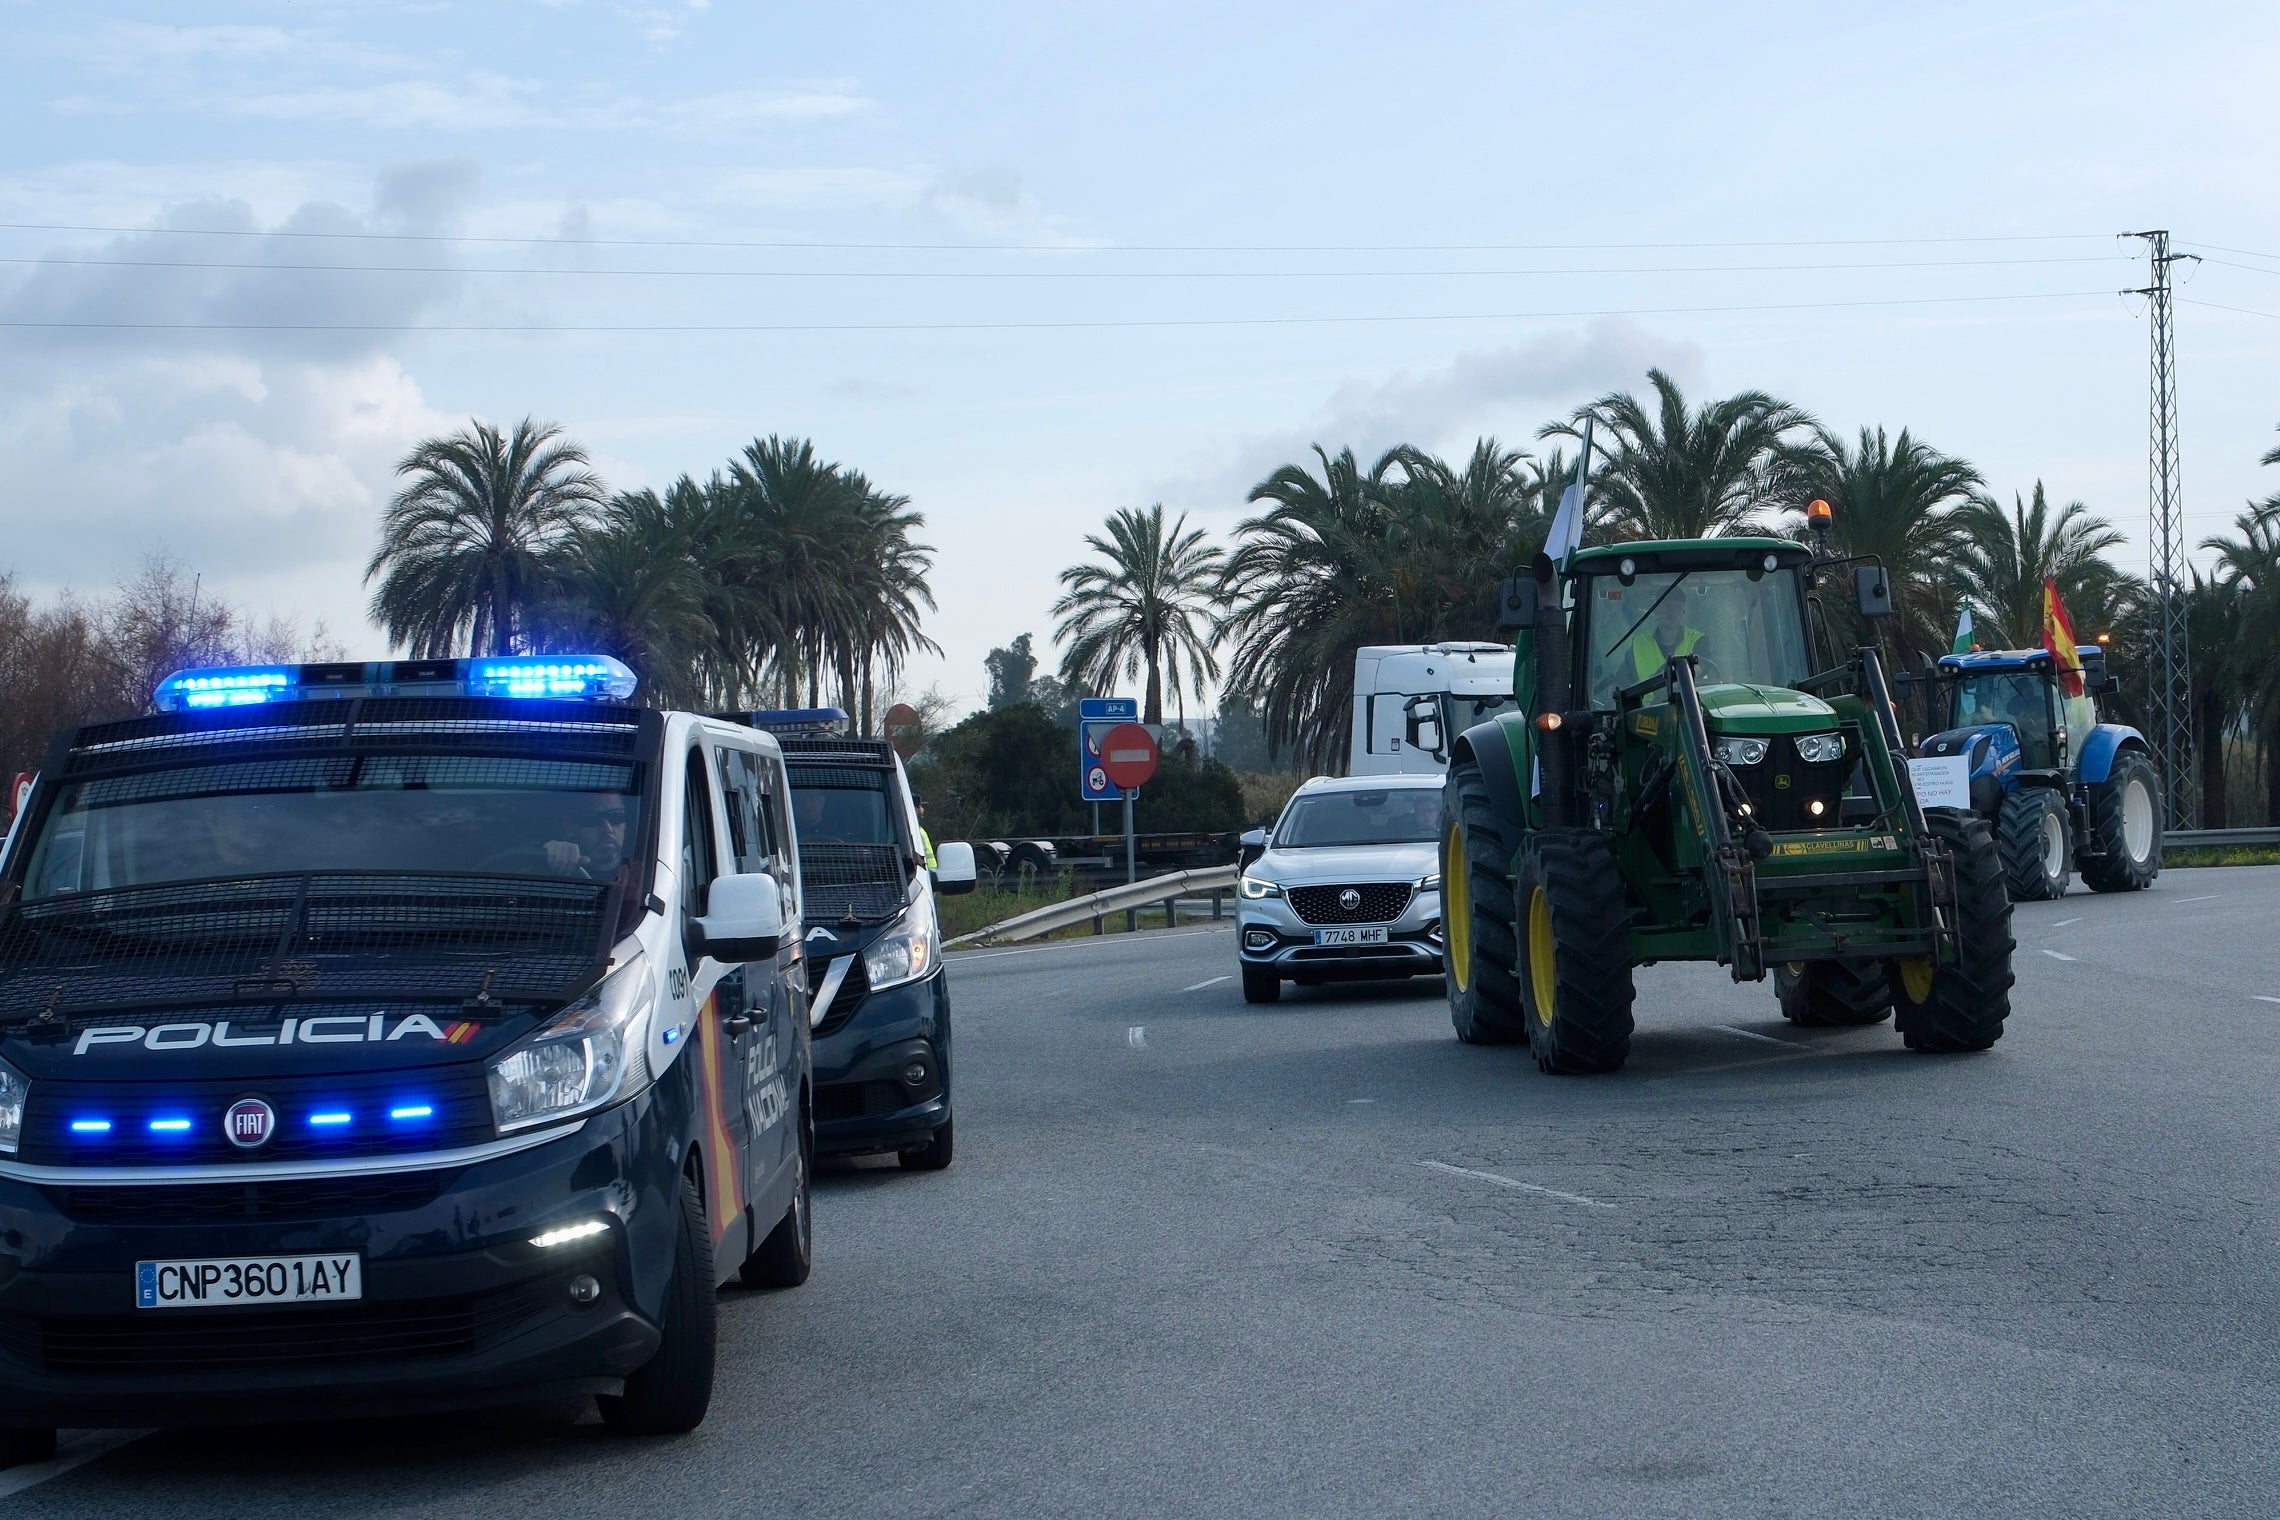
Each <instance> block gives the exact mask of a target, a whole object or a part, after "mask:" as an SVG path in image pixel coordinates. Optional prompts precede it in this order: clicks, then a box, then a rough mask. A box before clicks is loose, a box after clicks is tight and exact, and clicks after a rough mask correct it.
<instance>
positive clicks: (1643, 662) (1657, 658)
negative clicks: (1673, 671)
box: [1631, 590, 1702, 681]
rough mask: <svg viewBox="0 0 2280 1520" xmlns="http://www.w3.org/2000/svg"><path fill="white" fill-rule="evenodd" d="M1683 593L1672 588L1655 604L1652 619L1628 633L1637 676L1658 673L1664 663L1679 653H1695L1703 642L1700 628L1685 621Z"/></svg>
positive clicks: (1676, 656) (1642, 677)
mask: <svg viewBox="0 0 2280 1520" xmlns="http://www.w3.org/2000/svg"><path fill="white" fill-rule="evenodd" d="M1684 594H1685V593H1684V591H1683V590H1673V591H1671V592H1670V594H1669V595H1667V596H1665V597H1664V598H1663V599H1662V605H1660V606H1659V607H1657V608H1655V615H1654V618H1653V620H1652V621H1651V622H1649V624H1648V625H1647V626H1646V627H1644V628H1641V629H1640V630H1639V631H1638V632H1637V633H1634V634H1632V635H1631V663H1632V666H1633V667H1634V668H1635V669H1636V670H1637V671H1638V676H1637V679H1638V680H1641V681H1644V680H1646V679H1647V678H1648V677H1650V676H1659V675H1661V674H1662V672H1663V667H1664V666H1666V665H1668V664H1669V663H1670V662H1671V661H1672V660H1675V659H1677V658H1678V657H1679V656H1680V655H1682V654H1692V653H1694V650H1695V646H1696V645H1697V644H1700V643H1701V642H1702V630H1701V629H1699V628H1695V627H1691V626H1689V625H1688V623H1687V621H1686V603H1685V602H1683V601H1681V600H1680V598H1681V597H1682V596H1683V595H1684Z"/></svg>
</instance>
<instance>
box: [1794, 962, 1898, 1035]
mask: <svg viewBox="0 0 2280 1520" xmlns="http://www.w3.org/2000/svg"><path fill="white" fill-rule="evenodd" d="M1773 990H1774V991H1775V993H1777V994H1778V995H1779V996H1780V998H1781V1016H1782V1017H1783V1018H1785V1019H1787V1020H1789V1022H1790V1023H1792V1024H1796V1025H1800V1026H1802V1027H1804V1028H1806V1029H1835V1028H1839V1027H1842V1026H1846V1025H1852V1024H1878V1023H1882V1022H1883V1021H1884V1020H1885V1019H1887V1018H1889V1017H1891V1014H1892V983H1891V980H1890V978H1888V977H1887V976H1886V975H1885V974H1884V966H1883V963H1882V962H1879V961H1791V962H1790V963H1788V964H1787V965H1782V966H1776V967H1775V968H1774V971H1773Z"/></svg>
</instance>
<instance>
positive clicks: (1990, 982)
mask: <svg viewBox="0 0 2280 1520" xmlns="http://www.w3.org/2000/svg"><path fill="white" fill-rule="evenodd" d="M1925 821H1926V823H1927V825H1928V826H1929V827H1930V829H1931V831H1932V833H1933V834H1934V835H1936V836H1938V837H1939V838H1940V839H1942V840H1945V841H1946V842H1947V846H1948V849H1949V851H1950V853H1951V854H1952V855H1953V856H1954V859H1955V928H1956V940H1957V945H1956V952H1957V953H1956V959H1955V963H1954V964H1953V965H1948V966H1941V965H1937V964H1935V963H1934V962H1932V961H1930V960H1903V961H1894V962H1893V963H1892V964H1891V966H1890V967H1889V968H1888V976H1889V980H1890V982H1891V987H1892V1007H1893V1013H1894V1015H1895V1018H1894V1020H1893V1022H1894V1023H1895V1024H1897V1025H1898V1026H1899V1029H1900V1037H1901V1039H1903V1040H1904V1041H1906V1042H1907V1045H1908V1048H1909V1049H1910V1050H1922V1051H1932V1052H1938V1053H1949V1052H1955V1051H1965V1050H1985V1049H1986V1048H1987V1047H1988V1046H1990V1045H1992V1044H1994V1043H1995V1042H1996V1041H1997V1040H2000V1039H2001V1038H2003V1021H2004V1020H2005V1019H2007V1018H2009V1017H2010V1016H2011V983H2012V981H2013V980H2014V978H2013V977H2012V975H2011V951H2012V949H2013V948H2014V946H2015V944H2016V942H2015V941H2014V940H2013V939H2012V938H2011V898H2010V894H2008V893H2007V892H2005V891H2004V890H2003V862H2002V858H2001V854H2000V852H1999V851H1997V849H1996V848H1995V836H1994V835H1993V834H1991V833H1990V832H1988V828H1987V824H1986V823H1985V821H1984V820H1982V819H1979V818H1976V817H1973V816H1972V815H1971V814H1969V813H1951V812H1947V811H1945V810H1939V811H1934V812H1932V813H1930V814H1928V815H1927V817H1926V820H1925Z"/></svg>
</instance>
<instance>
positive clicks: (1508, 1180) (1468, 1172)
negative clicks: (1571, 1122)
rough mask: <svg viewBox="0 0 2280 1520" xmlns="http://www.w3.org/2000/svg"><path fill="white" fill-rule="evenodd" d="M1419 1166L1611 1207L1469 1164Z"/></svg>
mask: <svg viewBox="0 0 2280 1520" xmlns="http://www.w3.org/2000/svg"><path fill="white" fill-rule="evenodd" d="M1417 1164H1418V1165H1419V1166H1425V1167H1431V1168H1432V1169H1433V1170H1434V1171H1436V1172H1447V1173H1448V1174H1449V1175H1450V1176H1452V1177H1470V1178H1472V1179H1474V1180H1475V1181H1478V1182H1493V1183H1495V1184H1496V1185H1497V1186H1498V1187H1507V1188H1512V1189H1514V1190H1516V1191H1518V1192H1522V1193H1541V1194H1543V1195H1544V1196H1545V1197H1546V1198H1557V1199H1560V1200H1562V1201H1563V1202H1566V1203H1580V1204H1582V1205H1583V1206H1584V1207H1585V1208H1591V1209H1611V1208H1613V1207H1615V1205H1613V1204H1612V1203H1601V1202H1600V1201H1599V1200H1598V1199H1596V1198H1586V1197H1584V1196H1583V1194H1581V1193H1563V1192H1561V1191H1560V1190H1559V1189H1558V1188H1548V1187H1538V1186H1537V1185H1536V1184H1535V1183H1533V1182H1522V1181H1521V1180H1520V1179H1518V1178H1517V1177H1500V1176H1498V1175H1497V1174H1496V1173H1495V1172H1476V1171H1474V1170H1473V1169H1472V1168H1471V1167H1469V1166H1451V1165H1449V1163H1448V1162H1446V1161H1420V1162H1418V1163H1417Z"/></svg>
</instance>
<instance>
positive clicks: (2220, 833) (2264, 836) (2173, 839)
mask: <svg viewBox="0 0 2280 1520" xmlns="http://www.w3.org/2000/svg"><path fill="white" fill-rule="evenodd" d="M2161 842H2162V844H2163V845H2164V846H2167V845H2181V846H2184V847H2185V848H2187V849H2209V848H2218V849H2221V848H2223V847H2224V846H2226V845H2235V844H2280V828H2264V829H2169V830H2167V831H2165V832H2164V833H2163V834H2162V836H2161Z"/></svg>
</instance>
